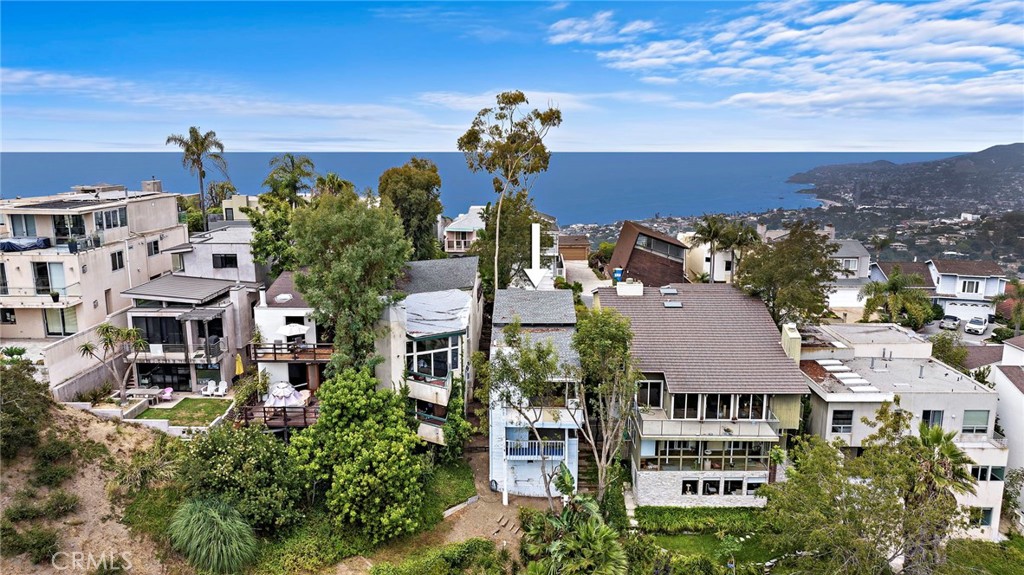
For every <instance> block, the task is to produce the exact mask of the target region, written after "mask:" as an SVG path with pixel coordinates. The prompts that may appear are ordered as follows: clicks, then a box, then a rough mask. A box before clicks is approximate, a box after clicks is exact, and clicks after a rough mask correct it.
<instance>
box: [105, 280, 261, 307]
mask: <svg viewBox="0 0 1024 575" xmlns="http://www.w3.org/2000/svg"><path fill="white" fill-rule="evenodd" d="M235 285H246V286H250V287H251V286H253V285H254V284H252V283H251V282H235V281H233V280H219V279H213V278H199V277H192V276H184V275H177V274H168V275H164V276H160V277H158V278H156V279H155V280H150V281H148V282H146V283H144V284H142V285H138V286H135V287H133V288H130V289H126V290H124V291H123V292H121V295H122V296H123V297H130V298H136V299H148V300H155V301H170V302H181V303H191V304H204V303H208V302H210V301H212V300H213V299H215V298H217V297H219V296H221V295H223V294H225V293H227V292H228V290H230V289H231V288H232V287H234V286H235Z"/></svg>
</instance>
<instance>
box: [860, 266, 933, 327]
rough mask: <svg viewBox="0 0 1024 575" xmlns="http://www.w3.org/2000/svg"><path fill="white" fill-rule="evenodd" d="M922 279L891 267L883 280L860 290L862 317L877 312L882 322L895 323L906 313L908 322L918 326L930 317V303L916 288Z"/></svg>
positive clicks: (917, 275) (898, 267)
mask: <svg viewBox="0 0 1024 575" xmlns="http://www.w3.org/2000/svg"><path fill="white" fill-rule="evenodd" d="M923 282H924V279H923V278H922V277H921V276H920V275H919V274H904V273H903V271H902V270H901V269H900V266H893V269H892V273H891V274H889V278H888V279H887V280H886V281H884V282H871V283H868V284H867V285H865V286H864V287H862V288H861V289H860V293H859V294H857V297H859V298H861V299H863V298H867V301H866V302H865V303H864V317H865V318H869V317H871V314H873V313H876V312H878V313H879V314H880V315H881V316H882V319H883V320H884V321H892V322H898V321H899V318H900V317H901V316H903V315H906V317H907V322H908V323H909V325H910V326H911V327H913V328H914V329H919V328H920V327H921V326H923V325H924V323H925V322H926V321H928V318H929V317H931V302H930V301H929V300H928V296H927V295H926V294H925V293H924V292H923V291H922V290H921V289H919V288H917V287H914V286H919V285H921V284H922V283H923Z"/></svg>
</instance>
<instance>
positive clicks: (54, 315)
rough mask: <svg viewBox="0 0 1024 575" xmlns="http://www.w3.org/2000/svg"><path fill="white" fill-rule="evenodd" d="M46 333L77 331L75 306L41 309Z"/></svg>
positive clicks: (61, 333)
mask: <svg viewBox="0 0 1024 575" xmlns="http://www.w3.org/2000/svg"><path fill="white" fill-rule="evenodd" d="M43 322H44V323H45V324H46V335H61V336H63V335H71V334H74V333H76V332H78V315H77V314H76V313H75V308H73V307H69V308H64V309H58V308H49V309H46V310H43Z"/></svg>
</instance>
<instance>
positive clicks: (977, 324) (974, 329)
mask: <svg viewBox="0 0 1024 575" xmlns="http://www.w3.org/2000/svg"><path fill="white" fill-rule="evenodd" d="M987 329H988V318H987V317H975V318H972V319H971V321H969V322H967V325H965V326H964V332H965V333H973V334H975V335H985V330H987Z"/></svg>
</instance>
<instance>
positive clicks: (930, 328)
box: [917, 321, 992, 345]
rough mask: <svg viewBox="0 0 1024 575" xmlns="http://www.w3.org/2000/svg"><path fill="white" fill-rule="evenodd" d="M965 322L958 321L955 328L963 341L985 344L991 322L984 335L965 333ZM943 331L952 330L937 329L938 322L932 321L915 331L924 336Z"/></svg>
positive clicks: (990, 329)
mask: <svg viewBox="0 0 1024 575" xmlns="http://www.w3.org/2000/svg"><path fill="white" fill-rule="evenodd" d="M965 323H966V322H960V327H959V328H958V329H957V332H958V333H959V334H960V337H961V338H963V341H964V343H966V344H967V345H985V340H986V339H988V338H990V337H992V324H988V328H986V329H985V334H984V335H974V334H973V333H967V332H965V331H964V324H965ZM943 331H952V330H945V329H939V322H938V321H933V322H932V323H930V324H928V325H926V326H924V327H923V328H921V331H919V332H917V333H919V334H921V335H923V336H925V337H930V336H933V335H935V334H937V333H940V332H943Z"/></svg>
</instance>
